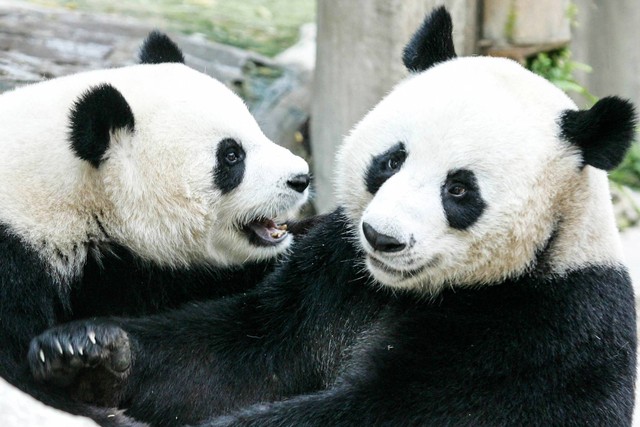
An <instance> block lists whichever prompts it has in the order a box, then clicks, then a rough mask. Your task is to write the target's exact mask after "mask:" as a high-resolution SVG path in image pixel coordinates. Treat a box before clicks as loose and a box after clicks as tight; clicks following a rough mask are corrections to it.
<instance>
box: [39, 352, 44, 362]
mask: <svg viewBox="0 0 640 427" xmlns="http://www.w3.org/2000/svg"><path fill="white" fill-rule="evenodd" d="M38 356H40V360H41V361H42V363H44V362H45V359H44V351H42V349H40V351H39V352H38Z"/></svg>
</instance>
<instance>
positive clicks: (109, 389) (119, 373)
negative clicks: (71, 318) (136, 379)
mask: <svg viewBox="0 0 640 427" xmlns="http://www.w3.org/2000/svg"><path fill="white" fill-rule="evenodd" d="M28 359H29V365H30V368H31V372H32V373H33V376H34V378H35V379H36V380H38V381H42V382H48V383H51V384H54V385H56V386H59V387H69V386H73V387H71V392H72V394H73V395H75V396H76V397H77V398H78V399H79V400H84V401H89V402H92V403H98V404H101V405H105V406H111V405H114V406H115V405H116V404H117V400H118V398H117V395H118V391H119V390H121V388H122V384H124V382H125V380H126V378H127V376H128V375H129V372H130V367H131V351H130V346H129V337H128V336H127V334H126V332H124V331H123V330H122V329H120V328H119V327H117V326H115V325H110V324H98V323H94V322H91V321H86V322H85V321H80V322H72V323H68V324H64V325H60V326H56V327H54V328H52V329H49V330H47V331H45V332H44V333H42V334H40V335H39V336H37V337H36V338H34V339H33V340H32V341H31V345H30V347H29V354H28ZM103 390H106V391H103Z"/></svg>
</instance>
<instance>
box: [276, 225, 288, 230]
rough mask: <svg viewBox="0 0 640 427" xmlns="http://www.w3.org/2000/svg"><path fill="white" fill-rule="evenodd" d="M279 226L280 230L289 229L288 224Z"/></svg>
mask: <svg viewBox="0 0 640 427" xmlns="http://www.w3.org/2000/svg"><path fill="white" fill-rule="evenodd" d="M277 228H278V230H282V231H287V224H282V225H279V226H278V227H277Z"/></svg>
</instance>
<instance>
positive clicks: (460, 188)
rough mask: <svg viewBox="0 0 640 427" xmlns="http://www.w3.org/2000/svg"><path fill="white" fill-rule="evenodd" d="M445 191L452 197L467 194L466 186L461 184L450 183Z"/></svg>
mask: <svg viewBox="0 0 640 427" xmlns="http://www.w3.org/2000/svg"><path fill="white" fill-rule="evenodd" d="M447 191H448V192H449V194H451V195H452V196H453V197H462V196H464V195H465V194H467V188H466V187H465V186H464V185H462V184H452V185H451V186H450V187H449V188H448V189H447Z"/></svg>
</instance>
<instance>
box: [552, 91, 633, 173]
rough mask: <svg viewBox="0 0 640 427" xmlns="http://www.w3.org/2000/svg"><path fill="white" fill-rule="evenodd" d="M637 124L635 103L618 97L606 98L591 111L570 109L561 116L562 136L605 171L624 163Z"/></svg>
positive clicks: (586, 161) (588, 162) (587, 159)
mask: <svg viewBox="0 0 640 427" xmlns="http://www.w3.org/2000/svg"><path fill="white" fill-rule="evenodd" d="M635 126H636V115H635V111H634V107H633V104H631V102H629V101H626V100H624V99H620V98H617V97H614V96H611V97H606V98H602V99H601V100H600V101H598V102H596V103H595V105H594V106H593V107H591V108H590V109H589V110H582V111H574V110H567V111H565V112H564V113H563V114H562V116H561V117H560V128H561V136H562V138H564V139H565V140H567V141H568V142H570V143H572V144H574V145H575V146H576V147H578V148H580V150H581V152H582V156H583V161H584V164H587V165H591V166H593V167H596V168H598V169H603V170H612V169H614V168H615V167H617V166H618V165H619V164H620V162H622V159H624V156H625V154H626V152H627V150H628V149H629V147H630V146H631V142H632V141H633V140H634V136H635V132H636V130H635Z"/></svg>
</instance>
